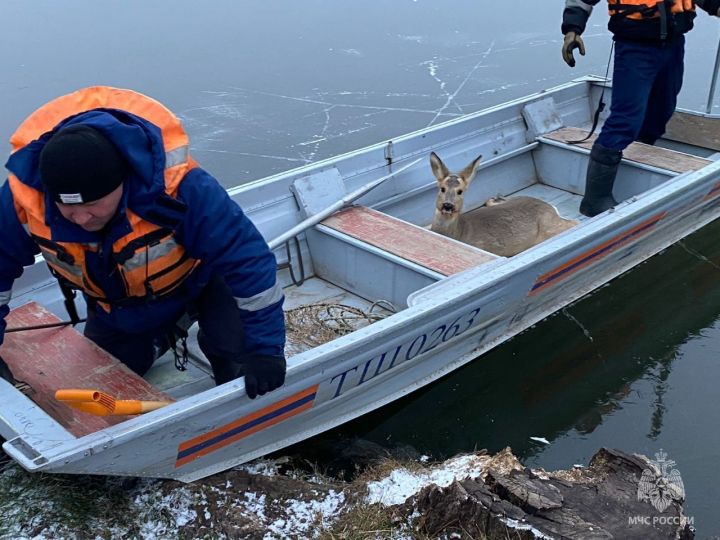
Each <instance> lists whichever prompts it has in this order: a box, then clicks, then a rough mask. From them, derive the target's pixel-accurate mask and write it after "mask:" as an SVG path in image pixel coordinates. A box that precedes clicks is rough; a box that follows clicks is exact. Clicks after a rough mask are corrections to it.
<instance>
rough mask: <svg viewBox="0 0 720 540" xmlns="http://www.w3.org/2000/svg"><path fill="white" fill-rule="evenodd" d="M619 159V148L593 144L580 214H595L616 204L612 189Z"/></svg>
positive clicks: (620, 155)
mask: <svg viewBox="0 0 720 540" xmlns="http://www.w3.org/2000/svg"><path fill="white" fill-rule="evenodd" d="M621 159H622V152H621V151H620V150H610V149H609V148H605V147H604V146H601V145H599V144H597V143H596V144H594V145H593V147H592V150H591V151H590V162H589V163H588V170H587V177H586V179H585V196H584V197H583V200H582V202H581V203H580V213H581V214H583V215H585V216H588V217H593V216H597V215H598V214H601V213H603V212H604V211H605V210H609V209H610V208H612V207H613V206H615V205H616V204H617V201H616V200H615V199H614V198H613V196H612V189H613V184H614V183H615V176H617V170H618V166H619V165H620V160H621Z"/></svg>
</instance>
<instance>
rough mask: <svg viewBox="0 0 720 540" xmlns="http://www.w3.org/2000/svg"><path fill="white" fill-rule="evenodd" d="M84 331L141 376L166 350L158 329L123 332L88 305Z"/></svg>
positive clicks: (88, 336) (89, 337) (87, 336)
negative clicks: (101, 318)
mask: <svg viewBox="0 0 720 540" xmlns="http://www.w3.org/2000/svg"><path fill="white" fill-rule="evenodd" d="M83 333H84V334H85V337H86V338H88V339H90V340H92V341H94V342H95V343H96V344H97V345H98V346H99V347H100V348H101V349H104V350H105V351H107V352H109V353H110V354H112V355H113V356H114V357H115V358H117V359H118V360H120V361H121V362H122V363H123V364H125V365H126V366H127V367H129V368H130V369H132V370H133V371H134V372H135V373H137V374H138V375H140V376H142V375H145V373H147V370H148V369H150V366H152V364H153V362H154V361H155V359H156V358H158V356H160V355H161V354H162V353H163V352H164V350H162V349H163V347H162V344H161V343H160V341H159V339H158V332H157V331H155V332H152V333H143V334H130V333H128V332H122V331H120V330H118V329H117V328H113V327H111V326H108V325H107V324H105V323H103V322H102V321H101V320H100V319H99V318H98V316H97V315H96V314H95V310H94V309H93V308H91V307H88V312H87V321H86V322H85V330H84V332H83ZM165 350H167V348H165Z"/></svg>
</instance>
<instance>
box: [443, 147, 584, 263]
mask: <svg viewBox="0 0 720 540" xmlns="http://www.w3.org/2000/svg"><path fill="white" fill-rule="evenodd" d="M481 159H482V156H478V157H477V158H476V159H475V160H473V161H472V162H471V163H470V164H469V165H468V166H467V167H465V168H464V169H463V170H462V171H460V172H459V173H451V172H450V171H449V170H448V168H447V167H446V166H445V164H444V163H443V162H442V160H441V159H440V158H439V157H438V155H437V154H436V153H435V152H432V153H431V154H430V166H431V168H432V171H433V174H434V175H435V178H436V179H437V182H438V192H437V198H436V200H435V215H434V216H433V220H432V225H431V226H430V229H431V230H432V231H434V232H437V233H440V234H442V235H444V236H448V237H450V238H454V239H455V240H459V241H461V242H464V243H466V244H470V245H472V246H475V247H478V248H480V249H484V250H485V251H489V252H490V253H494V254H496V255H501V256H503V257H511V256H513V255H517V254H518V253H520V252H522V251H525V250H526V249H528V248H530V247H532V246H534V245H535V244H539V243H540V242H543V241H544V240H547V239H548V238H551V237H553V236H555V235H556V234H559V233H561V232H563V231H565V230H567V229H570V228H572V227H573V226H575V225H576V224H577V221H572V220H569V219H563V218H562V217H560V215H559V214H558V213H557V210H556V209H555V207H554V206H552V205H550V204H548V203H546V202H545V201H542V200H540V199H535V198H533V197H513V198H509V199H503V198H496V199H490V200H489V201H488V202H487V203H486V204H485V206H481V207H480V208H476V209H474V210H471V211H469V212H466V213H464V214H463V213H462V208H463V201H464V199H465V193H466V191H467V189H468V187H469V186H470V182H472V180H473V178H474V177H475V173H476V171H477V166H478V164H479V163H480V160H481Z"/></svg>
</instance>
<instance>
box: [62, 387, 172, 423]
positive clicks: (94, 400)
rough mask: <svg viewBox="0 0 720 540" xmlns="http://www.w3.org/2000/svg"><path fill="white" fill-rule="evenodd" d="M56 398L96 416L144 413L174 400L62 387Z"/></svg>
mask: <svg viewBox="0 0 720 540" xmlns="http://www.w3.org/2000/svg"><path fill="white" fill-rule="evenodd" d="M55 399H57V400H58V401H61V402H63V403H65V404H66V405H68V406H70V407H72V408H74V409H77V410H79V411H83V412H86V413H90V414H94V415H96V416H116V415H128V414H142V413H146V412H149V411H154V410H156V409H160V408H161V407H165V406H166V405H170V404H171V403H172V401H143V400H137V399H115V398H114V397H113V396H111V395H110V394H106V393H105V392H100V391H99V390H81V389H73V388H68V389H62V390H58V391H57V392H55Z"/></svg>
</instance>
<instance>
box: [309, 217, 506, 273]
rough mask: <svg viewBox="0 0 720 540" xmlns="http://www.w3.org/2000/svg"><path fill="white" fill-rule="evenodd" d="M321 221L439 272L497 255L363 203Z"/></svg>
mask: <svg viewBox="0 0 720 540" xmlns="http://www.w3.org/2000/svg"><path fill="white" fill-rule="evenodd" d="M322 225H325V226H326V227H330V228H331V229H334V230H336V231H338V232H341V233H344V234H346V235H348V236H351V237H352V238H355V239H357V240H361V241H362V242H365V243H367V244H370V245H371V246H374V247H376V248H379V249H381V250H383V251H386V252H388V253H392V254H394V255H396V256H398V257H401V258H402V259H405V260H407V261H410V262H412V263H414V264H417V265H420V266H423V267H425V268H427V269H429V270H432V271H434V272H437V273H438V274H442V275H443V276H449V275H452V274H456V273H458V272H462V271H463V270H467V269H468V268H472V267H475V266H479V265H481V264H485V263H488V262H490V261H493V260H495V259H498V258H499V257H498V256H497V255H493V254H492V253H488V252H486V251H483V250H481V249H478V248H475V247H473V246H469V245H467V244H463V243H462V242H458V241H456V240H453V239H451V238H447V237H445V236H442V235H439V234H436V233H434V232H432V231H429V230H427V229H423V228H422V227H418V226H416V225H413V224H412V223H408V222H407V221H403V220H401V219H397V218H394V217H392V216H389V215H387V214H383V213H382V212H378V211H377V210H373V209H371V208H367V207H365V206H352V207H350V208H346V209H344V210H341V211H340V212H337V213H335V214H334V215H332V216H330V217H329V218H327V219H325V220H324V221H323V222H322Z"/></svg>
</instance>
